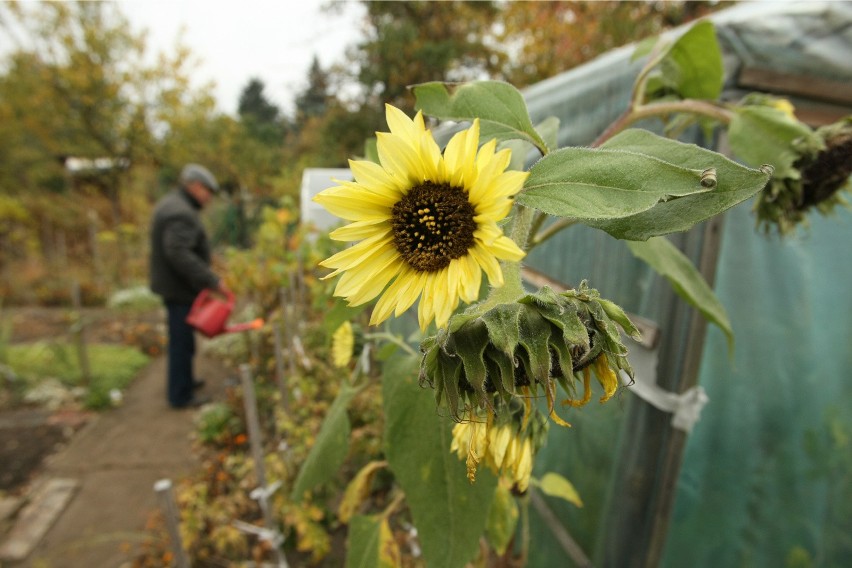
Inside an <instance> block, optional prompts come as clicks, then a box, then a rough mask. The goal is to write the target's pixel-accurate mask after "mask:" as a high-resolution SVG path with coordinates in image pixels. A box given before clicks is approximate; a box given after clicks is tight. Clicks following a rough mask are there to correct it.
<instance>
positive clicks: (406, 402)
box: [382, 357, 497, 568]
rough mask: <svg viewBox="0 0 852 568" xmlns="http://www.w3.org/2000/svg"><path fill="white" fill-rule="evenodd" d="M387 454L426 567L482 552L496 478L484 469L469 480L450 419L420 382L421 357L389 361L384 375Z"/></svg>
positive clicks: (453, 563)
mask: <svg viewBox="0 0 852 568" xmlns="http://www.w3.org/2000/svg"><path fill="white" fill-rule="evenodd" d="M382 399H383V404H384V414H385V417H386V419H385V431H384V445H385V455H386V456H387V460H388V462H389V464H390V469H391V471H393V473H394V475H395V477H396V479H397V481H398V482H399V485H400V486H401V487H402V489H403V491H404V492H405V499H406V503H407V504H408V506H409V507H410V509H411V515H412V517H413V519H414V525H415V526H416V527H417V532H418V536H419V539H420V544H421V546H422V547H423V558H424V560H425V563H426V565H427V566H442V567H444V566H445V567H447V568H461V567H462V566H464V565H465V564H466V563H467V562H469V561H471V560H472V559H473V558H474V556H476V554H477V552H478V551H479V538H480V537H481V536H482V533H483V531H484V530H485V521H486V518H487V514H488V509H489V506H490V503H491V502H492V500H493V498H494V489H495V487H496V485H497V480H496V478H495V477H494V475H493V474H491V472H490V471H489V470H488V469H487V468H481V470H480V471H479V472H478V474H477V476H476V477H477V478H476V483H473V484H471V483H470V482H469V481H468V480H467V470H466V467H465V464H464V462H463V461H461V460H459V459H458V457H457V456H456V455H455V454H452V453H450V444H451V441H452V422H451V421H450V420H447V418H446V416H441V414H440V413H436V412H435V405H434V403H433V402H432V401H431V400H430V397H428V396H423V391H422V389H421V388H420V386H419V385H418V383H417V360H416V359H415V358H413V357H405V358H403V357H400V358H394V359H391V360H390V361H389V362H388V364H387V365H386V366H385V370H384V376H383V379H382Z"/></svg>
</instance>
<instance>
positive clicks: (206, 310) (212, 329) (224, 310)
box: [186, 289, 263, 337]
mask: <svg viewBox="0 0 852 568" xmlns="http://www.w3.org/2000/svg"><path fill="white" fill-rule="evenodd" d="M233 309H234V295H233V294H232V293H231V292H228V293H227V294H226V295H225V298H224V299H222V298H220V297H217V296H216V295H214V293H213V291H212V290H208V289H204V290H202V291H201V292H200V293H199V294H198V296H196V298H195V301H194V302H193V303H192V308H190V310H189V315H188V316H186V323H188V324H189V325H191V326H192V327H194V328H195V329H197V330H198V331H199V332H201V333H202V334H203V335H205V336H207V337H216V336H217V335H221V334H223V333H233V332H235V331H246V330H249V329H257V328H259V327H261V326H262V325H263V320H262V319H260V318H258V319H255V320H252V321H250V322H246V323H238V324H234V325H227V323H228V318H229V317H230V315H231V312H232V311H233Z"/></svg>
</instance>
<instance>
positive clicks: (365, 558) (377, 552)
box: [346, 515, 401, 568]
mask: <svg viewBox="0 0 852 568" xmlns="http://www.w3.org/2000/svg"><path fill="white" fill-rule="evenodd" d="M400 565H401V558H400V554H399V547H398V546H397V544H396V541H395V540H394V539H393V533H392V532H391V530H390V526H389V525H388V521H387V519H386V518H384V517H382V516H378V515H370V516H366V515H356V516H354V517H352V522H351V523H350V524H349V550H348V551H347V554H346V568H395V567H396V566H400Z"/></svg>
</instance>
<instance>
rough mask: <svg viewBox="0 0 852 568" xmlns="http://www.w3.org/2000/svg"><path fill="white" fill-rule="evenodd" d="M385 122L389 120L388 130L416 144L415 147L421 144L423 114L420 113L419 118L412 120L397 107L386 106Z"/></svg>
mask: <svg viewBox="0 0 852 568" xmlns="http://www.w3.org/2000/svg"><path fill="white" fill-rule="evenodd" d="M385 120H387V123H388V128H390V131H391V132H392V133H394V134H396V135H397V136H400V137H402V138H404V139H407V140H410V141H412V142H414V145H415V146H416V145H418V144H419V140H420V135H421V134H422V132H423V130H424V128H423V126H424V125H423V115H422V114H421V113H419V112H418V113H417V116H416V117H415V118H414V120H412V119H410V118H408V115H407V114H405V113H404V112H402V111H401V110H399V109H398V108H396V107H395V106H393V105H389V104H386V105H385ZM418 121H419V125H418ZM418 126H420V128H418Z"/></svg>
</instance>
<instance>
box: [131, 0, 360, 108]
mask: <svg viewBox="0 0 852 568" xmlns="http://www.w3.org/2000/svg"><path fill="white" fill-rule="evenodd" d="M325 3H326V2H325V0H297V1H296V2H291V1H285V0H238V1H236V0H118V5H119V7H120V10H121V12H122V13H123V14H124V15H125V16H126V17H127V18H128V19H129V20H130V25H131V27H132V29H133V30H134V31H137V32H138V31H141V30H142V29H147V30H148V42H149V49H150V50H151V51H153V52H154V53H156V52H159V51H163V50H169V49H171V48H173V47H174V45H175V41H176V39H177V38H178V34H179V32H180V30H181V28H182V27H183V29H184V34H183V36H182V39H183V43H184V44H186V45H187V46H188V47H189V48H190V49H191V51H192V53H193V54H194V55H195V56H196V57H198V58H199V59H201V60H202V64H201V65H200V66H199V68H198V72H197V73H198V76H197V85H199V86H200V85H202V84H204V83H206V82H207V81H210V80H212V81H215V83H216V89H215V95H216V98H217V100H218V102H219V107H220V110H222V111H223V112H226V113H228V114H231V115H233V114H236V111H237V102H238V100H239V96H240V92H241V91H242V90H243V88H244V87H245V86H246V84H247V83H248V82H249V80H250V79H251V78H252V77H257V78H258V79H260V80H261V81H263V83H264V84H265V85H266V89H265V90H264V92H265V93H266V95H267V97H269V99H270V100H271V101H272V102H274V103H275V104H277V105H278V106H279V107H280V108H281V109H282V110H284V111H286V112H289V111H290V110H291V109H292V104H293V99H294V97H295V95H296V94H297V93H298V92H299V91H301V90H302V89H303V88H304V87H305V85H306V77H307V72H308V69H309V67H310V64H311V61H312V59H313V56H314V55H317V57H319V60H320V64H321V65H322V66H323V67H328V66H329V65H330V64H332V63H337V62H340V61H341V60H342V58H343V54H344V52H345V49H346V47H348V46H349V45H351V44H353V43H355V42H356V41H358V39H360V26H361V18H362V14H363V10H364V9H363V6H361V5H360V4H359V3H357V2H346V3H344V6H343V10H341V11H339V12H336V11H335V12H331V13H326V12H322V11H321V7H322V6H323V5H324V4H325Z"/></svg>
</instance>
